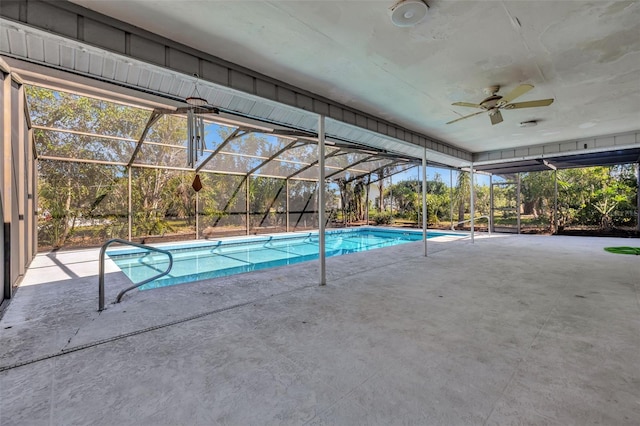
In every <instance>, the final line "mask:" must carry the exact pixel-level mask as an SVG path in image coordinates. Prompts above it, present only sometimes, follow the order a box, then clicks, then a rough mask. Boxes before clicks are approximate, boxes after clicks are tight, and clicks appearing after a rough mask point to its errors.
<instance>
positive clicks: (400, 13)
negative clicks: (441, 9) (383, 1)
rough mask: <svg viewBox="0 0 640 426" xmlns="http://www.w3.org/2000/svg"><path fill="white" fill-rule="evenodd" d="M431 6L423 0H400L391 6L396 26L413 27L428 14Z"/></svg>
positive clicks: (392, 20) (392, 17)
mask: <svg viewBox="0 0 640 426" xmlns="http://www.w3.org/2000/svg"><path fill="white" fill-rule="evenodd" d="M428 10H429V6H427V4H426V3H425V2H424V1H422V0H400V1H397V2H396V3H394V4H393V6H391V7H390V8H389V11H390V13H391V22H393V25H395V26H396V27H413V26H414V25H416V24H418V23H419V22H420V21H422V20H423V19H424V17H425V16H427V11H428Z"/></svg>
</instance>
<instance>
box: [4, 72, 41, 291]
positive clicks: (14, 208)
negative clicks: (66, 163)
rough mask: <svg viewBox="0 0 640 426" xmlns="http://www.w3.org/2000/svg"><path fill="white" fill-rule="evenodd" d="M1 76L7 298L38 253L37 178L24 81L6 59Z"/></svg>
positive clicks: (5, 282) (5, 283)
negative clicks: (12, 70)
mask: <svg viewBox="0 0 640 426" xmlns="http://www.w3.org/2000/svg"><path fill="white" fill-rule="evenodd" d="M0 76H1V79H2V81H0V109H1V110H2V111H1V112H2V124H1V126H2V127H1V128H0V133H1V134H2V146H1V147H0V151H1V152H2V174H1V176H0V203H1V207H2V208H1V209H0V216H1V217H2V231H1V232H0V239H1V240H2V249H1V250H0V260H1V262H0V263H1V265H0V272H1V276H2V281H3V285H2V292H1V295H2V298H1V299H0V301H4V300H5V299H10V298H11V297H12V295H13V291H14V288H15V286H16V285H17V284H18V283H19V281H20V279H21V278H22V276H23V275H24V273H25V270H26V268H27V266H28V265H29V263H30V262H31V260H32V259H33V256H34V255H35V251H36V247H37V244H35V236H36V231H35V227H36V215H35V214H36V213H35V204H34V194H35V192H36V188H35V185H36V183H35V182H36V180H35V179H34V175H35V167H34V161H35V159H34V155H33V148H32V147H33V143H32V139H31V129H30V123H29V118H28V115H27V114H26V111H25V99H24V89H23V86H22V81H21V80H20V78H19V77H18V76H17V75H13V74H12V73H11V71H10V70H9V68H8V67H7V66H6V65H5V64H3V63H0Z"/></svg>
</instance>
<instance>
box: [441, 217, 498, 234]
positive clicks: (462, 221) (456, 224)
mask: <svg viewBox="0 0 640 426" xmlns="http://www.w3.org/2000/svg"><path fill="white" fill-rule="evenodd" d="M478 219H487V220H488V221H489V226H488V227H487V230H488V231H489V235H491V218H490V217H489V216H478V217H475V218H473V220H474V221H475V220H478ZM467 222H471V219H467V220H461V221H460V222H458V223H452V224H451V230H452V231H455V227H456V226H458V225H460V224H461V223H467Z"/></svg>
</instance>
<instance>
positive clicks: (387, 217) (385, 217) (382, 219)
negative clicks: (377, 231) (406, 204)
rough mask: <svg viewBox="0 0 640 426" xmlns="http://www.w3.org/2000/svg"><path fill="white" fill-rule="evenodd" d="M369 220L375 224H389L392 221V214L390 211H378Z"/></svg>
mask: <svg viewBox="0 0 640 426" xmlns="http://www.w3.org/2000/svg"><path fill="white" fill-rule="evenodd" d="M371 220H372V221H373V222H374V223H375V224H376V225H391V224H392V223H393V215H392V214H391V212H380V213H376V214H374V215H373V217H372V218H371Z"/></svg>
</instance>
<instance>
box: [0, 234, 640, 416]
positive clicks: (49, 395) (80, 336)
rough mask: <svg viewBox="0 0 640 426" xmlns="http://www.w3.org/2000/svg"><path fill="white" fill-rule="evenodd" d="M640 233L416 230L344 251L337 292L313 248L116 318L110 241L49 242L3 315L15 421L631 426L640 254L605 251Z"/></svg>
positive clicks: (639, 405)
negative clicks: (101, 273) (418, 238)
mask: <svg viewBox="0 0 640 426" xmlns="http://www.w3.org/2000/svg"><path fill="white" fill-rule="evenodd" d="M634 242H636V240H621V239H612V238H581V237H556V236H554V237H548V236H524V235H520V236H517V235H509V236H503V235H499V236H493V237H491V238H489V237H487V236H485V235H483V236H480V237H478V238H476V240H475V243H474V244H471V242H470V241H469V240H457V241H441V242H431V241H430V242H429V257H427V258H425V257H424V256H423V255H422V244H421V243H411V244H406V245H402V246H396V247H389V248H385V249H380V250H374V251H370V252H366V253H357V254H353V255H348V256H341V257H335V258H329V259H327V267H328V276H327V278H328V279H327V281H328V285H327V286H326V287H318V286H317V284H316V283H317V278H318V269H317V263H316V262H308V263H303V264H298V265H293V266H289V267H283V268H275V269H272V270H263V271H257V272H253V273H248V274H242V275H237V276H233V277H225V278H221V279H217V280H209V281H206V282H198V283H191V284H185V285H178V286H172V287H167V288H162V289H156V290H150V291H139V292H138V291H134V292H132V293H130V294H128V295H127V296H125V299H124V301H123V302H122V303H120V304H117V305H109V306H108V309H107V310H106V311H103V312H102V313H98V312H96V309H97V278H96V276H95V271H97V250H95V251H94V252H93V254H92V252H91V251H86V252H83V253H82V254H79V253H76V255H75V256H69V255H67V254H64V253H63V254H59V255H56V257H55V259H56V260H60V259H62V258H64V257H67V259H74V261H73V262H72V263H71V265H65V264H60V262H54V261H53V260H52V258H51V256H46V255H43V256H38V259H36V261H35V264H34V265H32V268H31V269H30V270H29V271H28V273H27V276H26V277H25V280H24V283H25V285H24V286H23V287H22V288H20V289H19V291H18V292H17V293H16V298H15V299H14V300H13V301H12V302H11V304H10V306H9V307H8V309H7V311H6V312H5V313H4V316H3V318H2V319H0V332H1V333H2V334H1V335H0V340H1V343H2V344H1V345H0V359H1V361H0V369H3V371H0V393H1V395H2V398H0V424H2V425H40V424H42V425H47V424H52V425H53V424H55V425H57V424H102V425H126V424H136V425H139V424H149V425H175V424H207V425H209V424H231V425H235V424H238V425H249V424H340V425H344V424H385V425H387V424H450V425H464V424H469V425H483V424H563V425H567V424H576V425H584V424H623V425H624V424H629V425H634V424H637V420H638V419H639V418H640V333H639V332H638V330H640V298H639V295H638V291H639V290H640V282H639V277H640V258H638V257H637V256H624V255H614V254H610V253H607V252H605V251H604V250H603V248H604V247H606V246H621V245H633V244H632V243H634ZM636 245H637V244H636ZM41 257H44V258H43V259H40V258H41ZM38 265H39V266H38ZM47 268H52V269H51V271H48V270H47ZM56 268H58V269H57V271H56ZM110 271H111V272H110V273H109V274H108V276H107V294H108V298H107V300H113V299H114V298H115V295H116V294H117V291H118V290H119V289H121V288H122V287H125V286H127V285H128V280H127V278H126V277H125V276H124V275H123V274H122V273H120V272H117V270H114V269H110ZM74 275H75V276H74ZM47 277H51V278H52V279H51V282H48V281H47ZM69 350H71V352H68V353H67V352H66V351H69ZM45 358H46V359H45ZM38 359H40V360H38ZM30 361H33V362H30ZM24 362H29V363H27V364H24V365H22V363H24Z"/></svg>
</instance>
